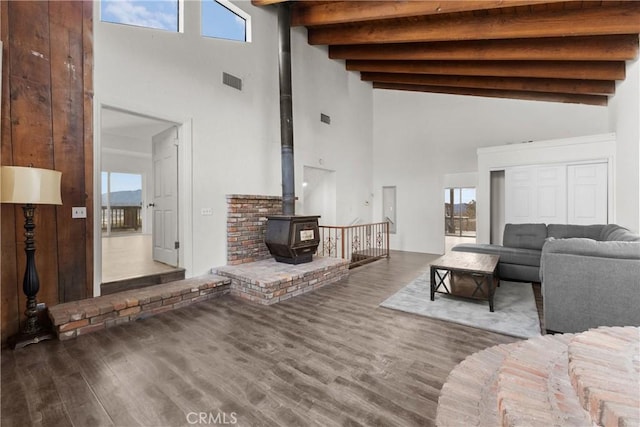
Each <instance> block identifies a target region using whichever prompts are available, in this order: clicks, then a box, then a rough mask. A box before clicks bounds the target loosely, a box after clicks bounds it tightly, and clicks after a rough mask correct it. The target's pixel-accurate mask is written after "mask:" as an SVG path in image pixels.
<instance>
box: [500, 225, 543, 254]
mask: <svg viewBox="0 0 640 427" xmlns="http://www.w3.org/2000/svg"><path fill="white" fill-rule="evenodd" d="M546 238H547V226H546V225H545V224H506V225H505V226H504V235H503V238H502V245H503V246H507V247H510V248H522V249H537V250H538V251H539V250H542V245H544V240H545V239H546Z"/></svg>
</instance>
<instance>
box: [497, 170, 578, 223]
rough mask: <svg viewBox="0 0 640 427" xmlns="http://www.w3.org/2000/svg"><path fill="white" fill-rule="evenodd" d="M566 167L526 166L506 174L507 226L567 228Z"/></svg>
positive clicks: (506, 171)
mask: <svg viewBox="0 0 640 427" xmlns="http://www.w3.org/2000/svg"><path fill="white" fill-rule="evenodd" d="M566 222H567V179H566V166H565V165H560V166H523V167H514V168H507V169H506V170H505V223H510V224H523V223H545V224H552V223H555V224H565V223H566Z"/></svg>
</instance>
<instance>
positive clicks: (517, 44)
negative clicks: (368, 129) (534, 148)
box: [253, 0, 640, 105]
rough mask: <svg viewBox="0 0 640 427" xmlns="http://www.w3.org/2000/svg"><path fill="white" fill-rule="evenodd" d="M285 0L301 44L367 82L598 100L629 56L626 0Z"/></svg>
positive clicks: (637, 9)
mask: <svg viewBox="0 0 640 427" xmlns="http://www.w3.org/2000/svg"><path fill="white" fill-rule="evenodd" d="M281 2H282V0H253V4H254V5H257V6H268V5H271V4H274V3H281ZM290 3H291V5H290V6H291V17H292V18H291V21H292V22H291V25H292V26H305V27H307V29H308V41H309V44H312V45H327V46H329V57H330V58H333V59H342V60H345V61H346V68H347V70H353V71H360V75H361V78H362V80H365V81H371V82H372V83H373V87H374V88H376V89H394V90H408V91H418V92H433V93H448V94H458V95H472V96H488V97H499V98H515V99H529V100H541V101H553V102H569V103H580V104H592V105H606V104H607V101H608V99H609V97H610V96H612V95H613V94H614V93H615V88H616V81H621V80H624V78H625V61H629V60H633V59H635V58H636V57H637V55H638V33H640V1H636V0H630V1H612V0H605V1H558V0H555V1H554V0H551V1H549V0H546V1H542V0H531V1H527V0H522V1H520V0H511V1H510V0H503V1H501V0H457V1H415V0H414V1H294V2H290Z"/></svg>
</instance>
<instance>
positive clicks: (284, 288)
mask: <svg viewBox="0 0 640 427" xmlns="http://www.w3.org/2000/svg"><path fill="white" fill-rule="evenodd" d="M348 265H349V262H348V261H346V260H342V259H337V258H328V257H314V258H313V261H312V262H309V263H303V264H297V265H292V264H285V263H280V262H276V261H275V260H274V259H272V258H270V259H267V260H262V261H256V262H252V263H243V264H241V265H226V266H223V267H218V268H217V269H216V273H217V274H219V275H221V276H225V277H229V278H230V279H231V294H232V295H233V296H236V297H240V298H242V299H244V300H246V301H250V302H254V303H258V304H264V305H270V304H275V303H277V302H281V301H284V300H286V299H288V298H292V297H295V296H298V295H301V294H303V293H305V292H309V291H312V290H314V289H317V288H319V287H321V286H326V285H328V284H331V283H334V282H336V281H339V280H341V279H342V278H345V277H347V276H348V274H349V270H348ZM325 273H330V274H328V275H325ZM318 274H320V275H321V276H322V278H321V279H319V280H318V281H317V282H315V283H314V284H313V285H311V284H310V283H311V278H312V277H314V276H316V275H318Z"/></svg>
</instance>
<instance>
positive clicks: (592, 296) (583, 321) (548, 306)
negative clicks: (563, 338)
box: [540, 239, 640, 332]
mask: <svg viewBox="0 0 640 427" xmlns="http://www.w3.org/2000/svg"><path fill="white" fill-rule="evenodd" d="M540 274H541V279H542V294H543V306H544V323H545V328H546V329H549V330H552V331H557V332H581V331H585V330H587V329H590V328H594V327H598V326H640V309H639V307H640V243H638V242H597V241H593V240H590V239H562V240H549V241H548V242H546V243H545V245H544V247H543V249H542V259H541V267H540Z"/></svg>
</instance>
